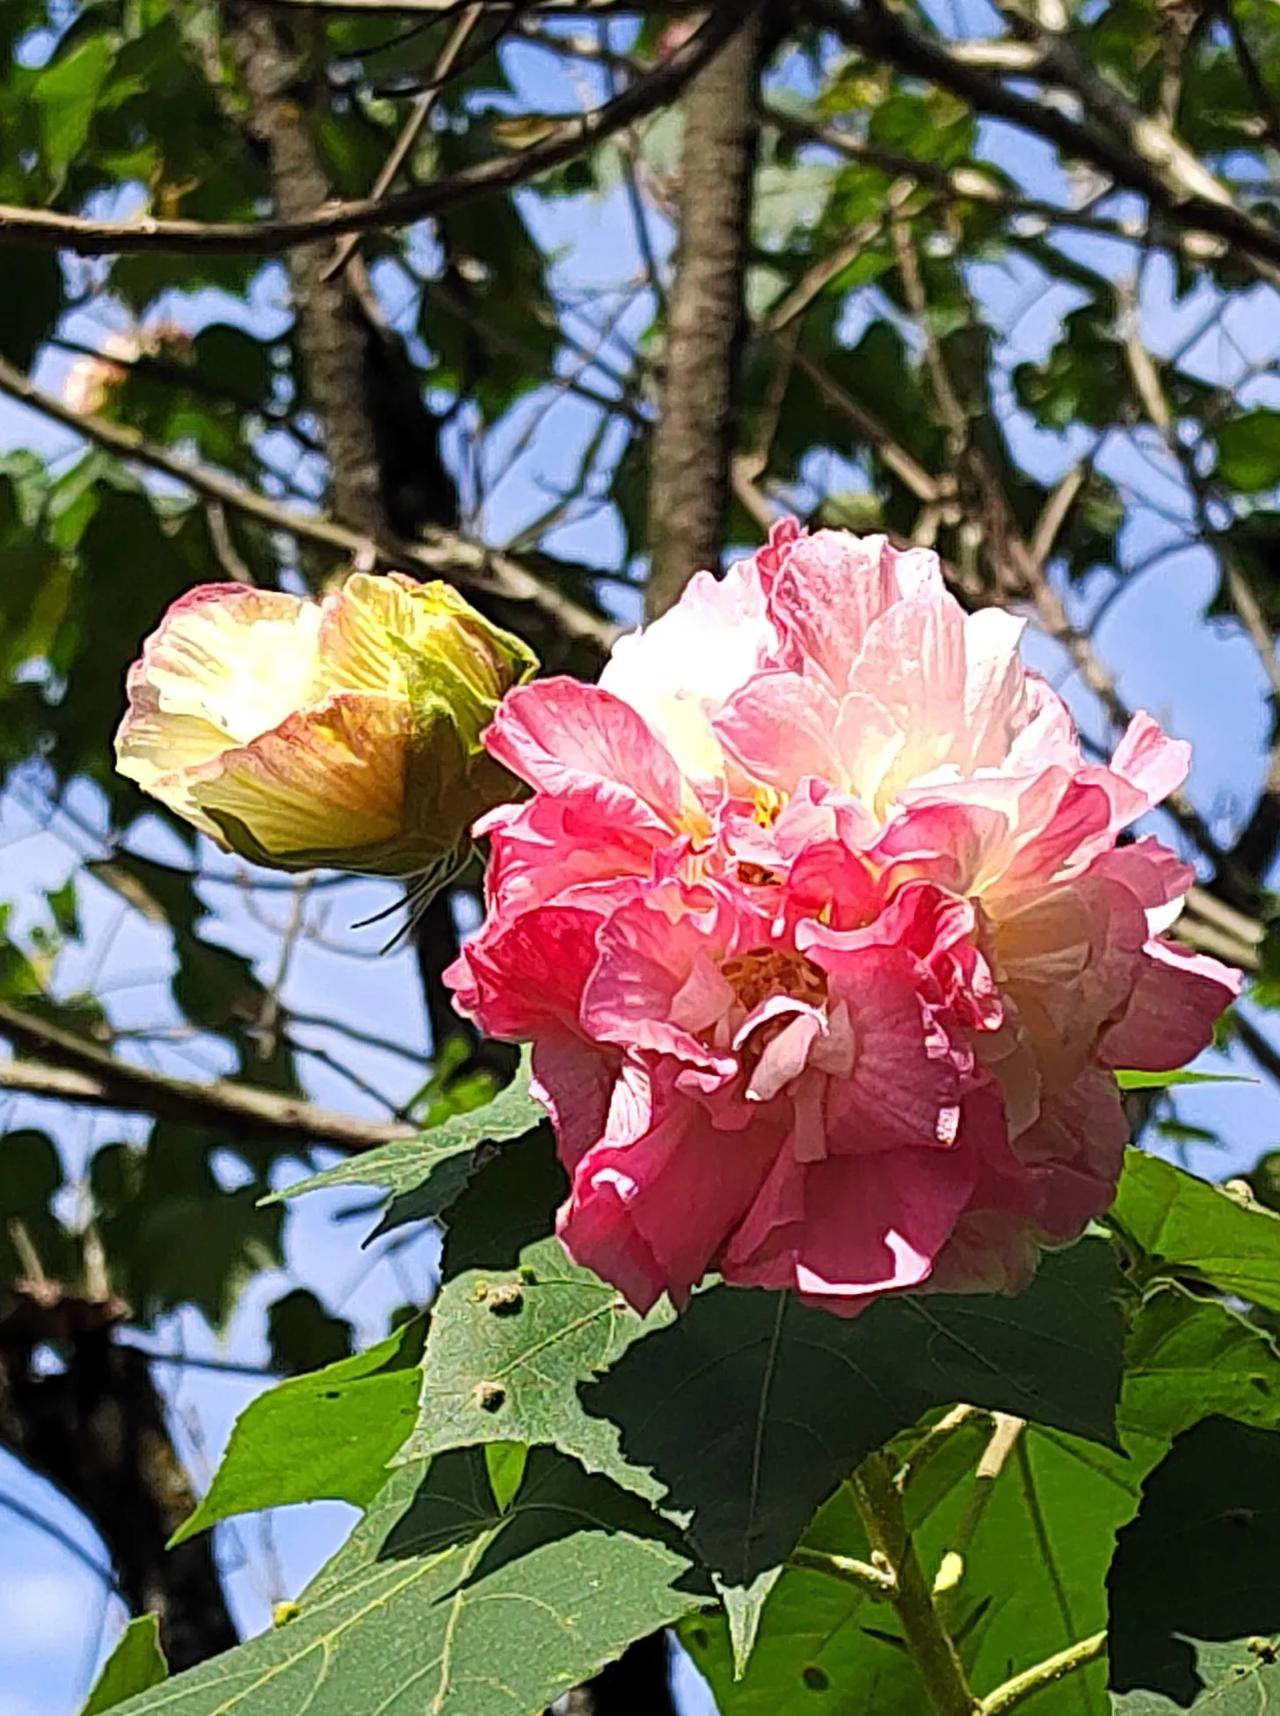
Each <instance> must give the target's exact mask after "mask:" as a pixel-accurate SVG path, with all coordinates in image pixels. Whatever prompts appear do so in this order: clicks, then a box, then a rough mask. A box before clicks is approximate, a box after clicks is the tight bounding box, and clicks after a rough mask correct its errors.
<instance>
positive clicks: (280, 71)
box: [226, 0, 386, 536]
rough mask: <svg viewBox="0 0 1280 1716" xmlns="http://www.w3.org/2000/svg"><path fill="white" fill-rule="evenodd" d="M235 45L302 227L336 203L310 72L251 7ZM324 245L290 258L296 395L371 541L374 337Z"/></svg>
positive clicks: (336, 496) (256, 129)
mask: <svg viewBox="0 0 1280 1716" xmlns="http://www.w3.org/2000/svg"><path fill="white" fill-rule="evenodd" d="M226 15H227V17H228V19H229V21H230V29H229V34H228V40H229V42H230V47H231V53H232V57H233V59H234V61H235V64H236V69H237V70H238V72H239V74H240V78H241V81H242V82H243V84H244V87H245V90H246V91H247V92H248V96H249V114H248V129H249V131H250V132H251V133H252V135H253V136H254V137H256V138H257V139H258V141H259V143H260V144H264V145H265V146H266V151H267V159H268V164H269V170H270V175H271V190H272V196H273V198H274V200H275V206H276V211H277V213H278V215H279V217H280V218H281V219H282V220H284V221H288V222H293V223H296V222H298V221H300V220H303V221H305V219H306V217H307V215H308V213H309V211H311V210H313V209H317V208H320V207H321V206H322V205H323V204H324V203H325V202H326V201H327V200H328V197H329V181H328V178H327V177H326V175H325V171H324V168H323V166H322V165H321V162H320V157H319V154H318V153H317V150H316V146H315V143H314V141H313V139H312V135H311V130H310V127H309V125H308V122H307V117H306V112H305V105H304V102H305V94H306V89H307V74H308V67H307V65H306V62H305V60H304V58H303V57H302V56H301V55H299V54H296V53H295V52H293V51H292V49H291V48H290V46H289V44H288V42H287V41H286V39H285V38H284V36H283V35H282V34H281V33H280V31H279V30H278V29H277V28H276V25H275V22H274V20H273V19H272V18H271V16H270V15H269V14H268V13H266V12H264V11H263V10H262V9H261V7H259V6H257V5H255V4H254V3H253V0H229V3H228V4H227V5H226ZM328 260H329V252H328V247H327V245H326V244H325V243H324V242H323V241H322V242H319V243H311V244H300V245H298V246H297V247H296V249H294V251H293V252H292V253H291V254H290V256H289V257H288V269H289V287H290V296H291V298H292V301H293V313H294V318H295V335H296V337H295V340H294V351H295V353H296V357H295V363H296V364H300V366H301V369H302V371H303V377H302V380H303V382H304V383H305V385H299V386H298V387H297V388H296V393H297V395H298V396H299V397H301V398H305V399H306V400H307V401H308V403H309V404H310V405H311V407H312V409H313V410H314V411H315V413H316V415H317V417H318V418H319V419H320V423H321V426H322V429H323V433H324V441H325V452H326V454H327V455H328V461H329V491H330V494H331V495H332V498H333V504H334V508H335V510H336V511H337V513H338V514H339V516H340V517H342V518H344V519H346V520H347V522H348V523H349V524H351V525H352V526H353V527H354V528H355V529H357V530H361V531H363V532H365V534H366V535H370V536H377V535H378V534H380V533H381V532H382V531H384V530H385V529H386V522H385V517H384V512H383V506H382V492H381V489H382V485H381V479H380V472H379V464H378V449H377V445H376V443H375V440H374V429H373V424H372V423H371V421H370V419H369V415H368V413H367V412H366V411H365V408H364V398H365V385H366V383H365V348H366V343H367V341H368V338H369V334H368V331H367V329H366V328H364V327H363V326H362V325H361V324H360V322H359V321H358V319H357V314H358V313H357V308H356V306H355V304H354V303H353V301H352V299H351V296H350V294H349V293H348V291H347V288H346V286H345V284H344V283H343V282H342V281H341V280H326V279H325V277H324V269H325V264H326V262H327V261H328Z"/></svg>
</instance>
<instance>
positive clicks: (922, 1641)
mask: <svg viewBox="0 0 1280 1716" xmlns="http://www.w3.org/2000/svg"><path fill="white" fill-rule="evenodd" d="M849 1489H850V1492H851V1493H852V1496H853V1500H854V1503H855V1505H856V1507H857V1509H858V1513H859V1514H860V1515H861V1518H862V1524H863V1527H864V1529H865V1531H866V1533H867V1540H868V1542H869V1543H870V1544H871V1552H872V1556H873V1558H874V1559H875V1561H876V1562H878V1563H879V1564H881V1565H882V1566H883V1568H884V1569H885V1571H886V1572H887V1573H888V1574H889V1575H890V1576H891V1579H892V1588H891V1590H890V1591H889V1592H888V1593H886V1594H887V1595H888V1597H889V1601H890V1602H891V1603H892V1604H893V1607H894V1610H895V1612H896V1613H897V1616H898V1620H899V1623H900V1624H901V1626H902V1632H903V1637H904V1638H905V1640H906V1644H907V1649H908V1651H909V1652H910V1654H911V1658H912V1660H913V1662H914V1663H915V1665H916V1672H917V1673H918V1674H919V1676H920V1680H921V1683H922V1684H923V1686H924V1690H925V1693H926V1694H927V1696H928V1699H929V1703H930V1705H931V1706H932V1708H933V1710H934V1712H935V1713H936V1716H975V1713H976V1712H977V1711H979V1710H980V1709H981V1708H982V1707H981V1706H980V1704H979V1702H978V1700H977V1698H975V1697H974V1695H973V1693H972V1692H971V1691H970V1690H969V1684H968V1682H967V1681H966V1679H965V1676H964V1670H963V1668H962V1667H961V1666H960V1658H959V1656H958V1655H957V1654H956V1647H955V1643H954V1641H953V1640H952V1638H951V1635H950V1633H949V1632H948V1631H947V1629H946V1627H945V1626H944V1624H943V1621H942V1617H941V1615H940V1614H939V1613H938V1610H937V1608H936V1606H935V1604H934V1601H933V1597H932V1594H931V1593H930V1590H929V1583H928V1580H927V1579H926V1578H925V1576H924V1570H923V1568H922V1567H921V1566H920V1562H919V1560H918V1558H917V1556H916V1552H915V1549H914V1547H913V1545H912V1542H911V1534H910V1532H909V1531H908V1530H907V1521H906V1514H905V1512H904V1510H903V1506H902V1496H901V1494H900V1493H899V1490H898V1487H897V1485H896V1484H895V1483H894V1481H893V1476H892V1474H891V1472H890V1470H889V1467H888V1463H887V1462H886V1460H885V1458H884V1456H883V1454H879V1453H876V1454H869V1455H868V1456H867V1458H866V1459H865V1460H864V1461H863V1462H862V1464H861V1465H860V1466H859V1467H858V1469H857V1470H856V1471H855V1472H854V1474H853V1476H852V1477H851V1478H850V1480H849Z"/></svg>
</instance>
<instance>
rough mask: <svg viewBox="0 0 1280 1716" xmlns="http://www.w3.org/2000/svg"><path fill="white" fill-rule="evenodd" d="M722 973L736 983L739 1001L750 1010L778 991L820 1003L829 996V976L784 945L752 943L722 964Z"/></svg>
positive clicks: (769, 998)
mask: <svg viewBox="0 0 1280 1716" xmlns="http://www.w3.org/2000/svg"><path fill="white" fill-rule="evenodd" d="M720 973H721V976H722V977H724V978H725V980H726V981H727V982H728V983H731V984H732V985H733V990H734V994H735V995H736V997H737V999H738V1002H739V1005H740V1006H742V1007H743V1008H744V1009H745V1010H746V1011H747V1012H748V1013H750V1012H751V1010H752V1009H753V1008H755V1007H759V1006H760V1005H761V1003H762V1002H764V1001H770V1000H772V999H773V997H774V996H775V995H789V996H790V997H791V998H792V999H793V1000H795V1001H806V1002H808V1003H809V1004H810V1005H812V1006H815V1007H817V1006H821V1004H822V1003H823V1002H824V1001H825V1000H826V998H827V979H826V975H825V973H823V972H822V971H819V969H818V967H817V966H816V965H814V964H813V962H812V961H811V960H808V959H806V958H805V956H804V955H803V954H802V953H795V952H791V951H788V950H787V949H786V948H781V947H753V948H750V949H749V950H748V951H747V952H746V953H740V954H738V955H737V956H736V957H735V958H733V959H726V960H725V962H724V964H723V965H722V966H721V967H720Z"/></svg>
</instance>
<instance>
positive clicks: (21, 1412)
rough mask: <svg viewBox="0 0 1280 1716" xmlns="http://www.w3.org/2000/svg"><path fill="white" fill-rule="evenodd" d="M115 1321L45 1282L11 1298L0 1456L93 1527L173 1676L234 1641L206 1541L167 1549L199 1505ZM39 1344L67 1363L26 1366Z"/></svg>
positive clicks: (2, 1321) (4, 1344)
mask: <svg viewBox="0 0 1280 1716" xmlns="http://www.w3.org/2000/svg"><path fill="white" fill-rule="evenodd" d="M120 1314H121V1308H120V1307H117V1306H113V1305H111V1304H109V1303H108V1304H105V1305H104V1304H100V1303H95V1302H93V1301H90V1300H82V1299H76V1298H73V1297H67V1296H64V1295H62V1294H61V1293H60V1292H58V1291H57V1290H56V1289H50V1287H49V1286H48V1284H43V1283H42V1284H41V1286H40V1288H39V1289H38V1290H36V1289H31V1290H28V1291H26V1292H22V1291H19V1294H18V1295H17V1298H16V1303H15V1304H14V1306H13V1308H12V1309H11V1310H10V1311H9V1312H8V1314H7V1315H6V1316H4V1317H3V1318H0V1446H4V1447H6V1448H8V1449H9V1450H10V1452H11V1453H13V1454H14V1455H16V1456H17V1458H18V1459H20V1460H21V1461H22V1462H23V1464H24V1465H26V1466H28V1467H29V1468H30V1469H31V1470H32V1471H34V1472H37V1473H39V1474H40V1475H41V1476H42V1477H45V1478H47V1479H48V1480H49V1481H50V1482H51V1483H53V1484H56V1485H57V1487H58V1488H59V1489H60V1490H61V1491H62V1492H63V1493H64V1494H65V1495H66V1496H67V1497H68V1499H69V1500H70V1501H71V1502H73V1503H74V1505H75V1506H76V1507H77V1508H78V1509H79V1510H80V1511H81V1512H82V1513H83V1514H84V1515H85V1517H86V1518H87V1519H88V1520H89V1521H90V1522H91V1523H92V1525H93V1527H94V1529H95V1530H96V1531H97V1533H98V1535H99V1536H100V1537H101V1539H102V1541H103V1543H104V1545H105V1546H106V1549H107V1552H108V1554H109V1555H110V1557H111V1563H112V1566H113V1568H114V1570H115V1575H116V1580H117V1583H118V1586H119V1590H120V1594H121V1596H122V1597H123V1598H124V1601H125V1602H126V1603H127V1604H128V1606H129V1608H130V1610H131V1611H132V1612H133V1613H135V1614H141V1613H142V1612H143V1611H144V1610H148V1609H149V1610H152V1611H153V1612H154V1613H155V1614H157V1615H158V1616H159V1618H160V1641H161V1644H162V1646H163V1648H164V1652H165V1655H166V1657H167V1658H168V1660H169V1664H170V1666H171V1668H172V1669H173V1670H174V1671H175V1672H177V1671H179V1670H181V1669H184V1668H190V1667H192V1666H194V1664H196V1663H198V1662H203V1661H204V1660H205V1658H206V1657H210V1656H215V1655H216V1654H217V1653H218V1652H220V1651H224V1650H228V1649H230V1647H231V1646H232V1645H234V1644H235V1643H236V1642H237V1640H236V1631H235V1627H234V1626H233V1624H232V1621H231V1616H230V1613H229V1612H228V1609H227V1604H226V1599H225V1597H224V1595H223V1591H222V1586H221V1583H220V1581H219V1577H218V1570H217V1567H216V1565H215V1563H214V1558H213V1545H212V1539H211V1537H210V1536H209V1535H208V1534H205V1535H204V1536H201V1537H198V1538H193V1539H192V1540H191V1541H190V1542H188V1543H184V1544H181V1545H179V1547H178V1548H176V1549H172V1550H169V1549H166V1548H165V1544H166V1543H167V1541H168V1539H169V1537H170V1535H171V1533H172V1532H173V1531H174V1530H176V1528H177V1527H178V1525H179V1524H180V1523H181V1522H182V1520H184V1519H185V1518H186V1517H187V1515H188V1514H189V1513H190V1512H191V1511H192V1509H193V1508H194V1507H195V1504H196V1498H195V1495H194V1493H193V1492H192V1489H191V1485H190V1483H189V1481H188V1479H187V1475H186V1472H185V1470H184V1468H183V1465H182V1461H181V1460H180V1459H179V1457H178V1453H177V1450H176V1449H175V1447H174V1445H173V1439H172V1437H171V1436H170V1434H169V1427H168V1424H167V1422H166V1416H165V1408H164V1402H163V1400H162V1399H161V1397H160V1394H159V1391H158V1390H157V1388H156V1386H155V1383H154V1382H153V1381H152V1378H151V1367H150V1365H149V1363H148V1361H147V1359H146V1357H145V1356H144V1355H143V1354H142V1353H140V1352H138V1351H136V1350H135V1349H133V1348H131V1347H127V1346H122V1345H120V1344H118V1343H117V1342H116V1340H115V1338H114V1325H115V1323H116V1322H117V1321H118V1319H119V1316H120ZM40 1345H52V1346H54V1347H55V1348H56V1350H57V1351H58V1352H59V1353H60V1354H61V1356H62V1357H63V1359H64V1363H65V1369H64V1370H62V1371H61V1372H60V1373H59V1374H57V1375H52V1376H51V1375H41V1374H38V1373H37V1371H36V1370H35V1368H34V1367H33V1363H32V1355H33V1353H34V1351H35V1349H36V1347H37V1346H40Z"/></svg>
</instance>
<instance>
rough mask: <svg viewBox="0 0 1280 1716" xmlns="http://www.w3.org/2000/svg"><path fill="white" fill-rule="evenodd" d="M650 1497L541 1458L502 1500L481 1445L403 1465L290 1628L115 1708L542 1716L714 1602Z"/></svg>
mask: <svg viewBox="0 0 1280 1716" xmlns="http://www.w3.org/2000/svg"><path fill="white" fill-rule="evenodd" d="M709 1595H710V1588H709V1586H708V1585H707V1584H706V1582H705V1578H704V1577H703V1576H702V1575H700V1574H699V1573H698V1572H697V1571H696V1570H695V1569H694V1567H693V1566H692V1564H691V1563H690V1560H689V1558H688V1556H687V1554H686V1553H685V1552H684V1551H683V1549H682V1547H681V1545H680V1541H679V1538H678V1536H677V1534H676V1533H675V1532H674V1531H673V1530H672V1529H671V1528H670V1527H669V1526H666V1525H664V1524H663V1522H662V1521H660V1520H659V1519H657V1518H656V1516H655V1515H653V1514H652V1513H651V1512H650V1510H649V1509H648V1508H646V1507H645V1506H644V1504H643V1503H642V1502H640V1501H639V1500H638V1499H637V1498H636V1497H634V1496H631V1495H628V1494H627V1493H626V1492H625V1491H624V1490H621V1489H619V1488H618V1487H617V1486H616V1485H615V1484H612V1483H610V1482H609V1481H608V1480H607V1479H605V1478H601V1477H591V1476H588V1475H587V1474H586V1473H584V1472H583V1470H582V1469H581V1467H580V1466H578V1465H577V1464H576V1463H575V1462H574V1461H572V1460H569V1459H567V1458H565V1457H564V1456H563V1455H560V1454H556V1453H554V1452H551V1451H549V1450H545V1449H543V1450H537V1451H535V1452H534V1453H533V1454H532V1455H531V1457H530V1459H529V1462H528V1465H527V1468H526V1470H525V1473H524V1478H523V1482H522V1484H521V1486H520V1489H519V1492H518V1494H517V1495H516V1497H515V1499H514V1500H513V1501H512V1502H511V1503H510V1504H509V1506H508V1507H507V1509H506V1510H505V1511H503V1510H501V1509H499V1508H498V1507H497V1506H496V1505H495V1503H494V1500H493V1496H492V1493H491V1489H490V1484H489V1478H488V1473H487V1470H486V1466H485V1460H484V1456H483V1453H482V1452H481V1451H480V1450H469V1451H460V1452H457V1453H453V1454H449V1455H446V1456H444V1457H442V1458H440V1459H437V1460H433V1461H431V1462H430V1463H429V1464H428V1465H426V1466H423V1465H422V1464H421V1463H416V1464H414V1465H411V1466H406V1467H404V1468H403V1469H402V1470H401V1471H399V1472H398V1473H396V1475H395V1476H394V1477H393V1479H392V1480H391V1482H390V1483H389V1484H388V1485H387V1487H386V1489H385V1490H384V1491H383V1492H382V1494H381V1495H380V1496H379V1497H378V1500H377V1501H376V1503H375V1504H374V1506H373V1507H372V1508H371V1509H370V1511H369V1513H368V1515H367V1516H366V1518H365V1520H364V1521H363V1522H362V1523H361V1525H360V1526H358V1527H357V1529H356V1531H355V1533H354V1534H353V1536H352V1538H351V1540H350V1542H348V1543H347V1544H346V1546H345V1547H344V1548H343V1549H342V1550H341V1551H340V1552H339V1553H338V1555H337V1556H336V1557H335V1558H334V1560H333V1561H331V1562H330V1563H329V1565H328V1566H327V1567H326V1568H325V1569H324V1570H323V1571H322V1572H321V1574H320V1575H319V1577H318V1578H317V1579H316V1580H315V1582H314V1584H313V1585H312V1586H311V1587H310V1589H309V1590H308V1591H306V1592H304V1594H303V1596H302V1598H301V1600H300V1602H299V1604H298V1608H297V1612H296V1613H295V1614H294V1616H293V1618H292V1619H291V1620H289V1621H288V1622H287V1623H286V1624H285V1625H284V1626H282V1627H280V1628H278V1629H277V1630H276V1631H274V1632H272V1633H269V1634H267V1635H266V1636H265V1637H262V1638H258V1639H254V1640H253V1641H252V1643H250V1644H247V1645H243V1646H241V1647H240V1648H239V1649H238V1650H235V1651H231V1652H228V1653H227V1654H226V1655H224V1656H221V1657H217V1658H215V1659H214V1660H213V1661H211V1662H207V1663H204V1664H202V1665H201V1666H200V1667H199V1668H196V1669H194V1670H192V1671H191V1672H190V1673H188V1674H185V1675H182V1676H180V1677H179V1678H178V1679H176V1680H173V1681H170V1682H168V1683H167V1684H166V1685H164V1686H161V1687H158V1688H156V1689H155V1690H153V1691H150V1692H145V1693H143V1694H142V1695H141V1696H140V1697H137V1698H134V1699H130V1700H129V1701H128V1702H127V1703H125V1704H123V1705H120V1706H119V1707H118V1712H119V1716H159V1713H160V1712H161V1711H163V1712H164V1713H165V1716H233V1713H235V1716H304V1713H305V1716H352V1713H353V1712H357V1711H358V1712H368V1713H370V1716H372V1713H373V1712H375V1711H376V1712H377V1713H378V1716H426V1713H427V1712H430V1716H534V1713H535V1712H538V1711H541V1710H543V1709H544V1708H545V1707H546V1706H547V1705H548V1704H550V1703H551V1702H552V1700H553V1699H555V1698H557V1697H558V1696H559V1694H560V1693H562V1692H564V1691H565V1690H566V1689H567V1688H568V1687H570V1686H573V1685H575V1684H577V1683H578V1682H580V1681H582V1680H584V1679H586V1678H587V1677H588V1676H589V1675H590V1674H592V1673H593V1672H594V1671H595V1670H596V1669H598V1668H599V1667H601V1666H602V1664H604V1663H605V1662H607V1661H609V1660H610V1659H611V1658H613V1657H616V1656H618V1655H619V1654H620V1653H621V1651H622V1650H623V1649H624V1648H625V1646H626V1645H627V1643H628V1642H629V1641H630V1640H631V1639H632V1638H634V1637H635V1636H636V1635H637V1634H638V1633H642V1632H648V1631H651V1630H652V1629H653V1628H655V1627H660V1626H663V1625H665V1624H666V1623H668V1622H670V1621H673V1620H676V1619H677V1618H678V1617H679V1616H681V1615H683V1614H686V1613H688V1612H689V1611H690V1610H691V1609H693V1608H695V1607H697V1606H698V1605H699V1604H702V1603H705V1602H706V1601H707V1599H708V1597H709Z"/></svg>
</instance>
